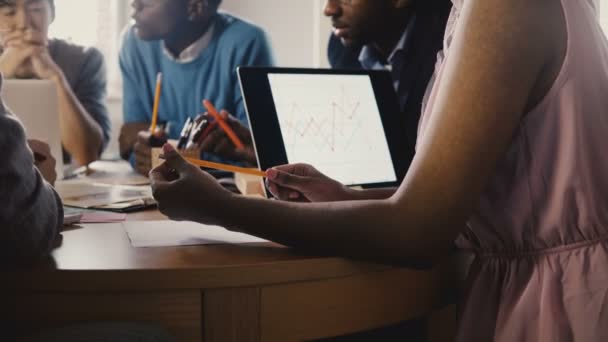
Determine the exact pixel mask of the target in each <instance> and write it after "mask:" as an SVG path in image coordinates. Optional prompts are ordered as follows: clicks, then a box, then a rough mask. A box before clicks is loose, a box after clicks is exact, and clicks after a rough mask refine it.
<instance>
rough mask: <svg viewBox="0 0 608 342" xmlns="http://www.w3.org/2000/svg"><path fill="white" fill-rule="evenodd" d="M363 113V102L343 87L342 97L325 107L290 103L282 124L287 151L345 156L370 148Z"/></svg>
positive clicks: (341, 90)
mask: <svg viewBox="0 0 608 342" xmlns="http://www.w3.org/2000/svg"><path fill="white" fill-rule="evenodd" d="M360 110H361V101H360V100H359V99H353V98H351V99H349V98H348V96H347V94H346V91H345V89H344V87H341V89H340V96H339V98H337V99H335V100H332V101H330V102H329V103H328V104H326V105H322V104H314V105H307V106H303V105H301V104H299V103H298V102H296V101H291V102H290V103H289V104H288V106H287V113H286V114H285V115H283V116H282V117H284V120H282V123H281V127H282V128H283V136H284V138H286V141H285V144H286V147H287V149H289V150H291V151H292V152H294V151H297V150H298V148H314V149H315V150H316V151H318V152H325V153H343V152H347V151H351V150H353V149H355V148H356V149H361V146H366V147H367V148H369V149H371V148H372V147H373V145H372V144H371V143H370V142H369V139H368V136H367V135H366V134H365V126H364V125H365V121H366V116H365V115H364V113H361V112H360ZM361 140H362V141H361Z"/></svg>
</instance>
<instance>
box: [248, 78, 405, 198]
mask: <svg viewBox="0 0 608 342" xmlns="http://www.w3.org/2000/svg"><path fill="white" fill-rule="evenodd" d="M238 76H239V80H240V85H241V90H242V94H243V98H244V102H245V109H246V111H247V115H248V119H249V124H250V127H251V130H252V135H253V141H254V146H255V152H256V156H257V158H258V163H259V165H258V166H259V167H260V168H261V169H262V170H266V169H268V168H271V167H274V166H277V165H281V164H288V163H289V164H292V163H308V164H312V165H313V166H315V167H316V168H317V169H318V170H319V171H321V172H323V173H324V174H326V175H328V176H329V177H331V178H334V179H336V180H338V181H340V182H341V183H343V184H345V185H348V186H363V187H385V186H396V185H398V184H399V182H400V181H401V179H403V177H404V175H405V173H406V171H407V167H408V161H407V159H406V158H405V157H406V156H407V153H406V151H405V150H404V148H405V146H407V142H406V140H405V137H404V135H403V134H402V131H403V130H402V123H401V121H400V120H401V119H400V115H396V114H397V113H400V111H399V107H398V103H397V98H396V95H395V91H394V89H393V83H392V79H391V77H390V74H389V73H388V72H386V71H365V70H328V69H303V68H259V67H240V68H239V69H238Z"/></svg>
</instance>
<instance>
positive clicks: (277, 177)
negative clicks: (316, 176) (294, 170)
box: [266, 168, 311, 192]
mask: <svg viewBox="0 0 608 342" xmlns="http://www.w3.org/2000/svg"><path fill="white" fill-rule="evenodd" d="M266 176H267V178H268V180H269V181H271V182H273V183H276V184H277V185H279V186H282V187H286V188H289V189H293V190H297V191H299V192H303V190H306V187H307V186H308V185H310V183H311V179H310V178H309V177H304V176H298V175H295V174H291V173H288V172H284V171H281V170H278V169H276V168H273V169H269V170H268V171H266Z"/></svg>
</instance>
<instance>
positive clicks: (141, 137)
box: [137, 131, 152, 146]
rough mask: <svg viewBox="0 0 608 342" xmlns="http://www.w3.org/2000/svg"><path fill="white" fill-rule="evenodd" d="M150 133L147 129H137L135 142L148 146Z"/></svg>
mask: <svg viewBox="0 0 608 342" xmlns="http://www.w3.org/2000/svg"><path fill="white" fill-rule="evenodd" d="M151 136H152V135H151V134H150V132H148V131H139V132H137V142H138V143H140V144H142V145H148V146H150V137H151Z"/></svg>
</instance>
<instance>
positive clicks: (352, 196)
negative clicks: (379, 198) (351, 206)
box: [341, 184, 363, 201]
mask: <svg viewBox="0 0 608 342" xmlns="http://www.w3.org/2000/svg"><path fill="white" fill-rule="evenodd" d="M341 185H342V187H343V188H344V190H343V194H344V199H343V200H344V201H358V200H361V199H363V198H362V197H361V195H362V192H361V191H360V190H356V189H353V188H351V187H348V186H346V185H343V184H341Z"/></svg>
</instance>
